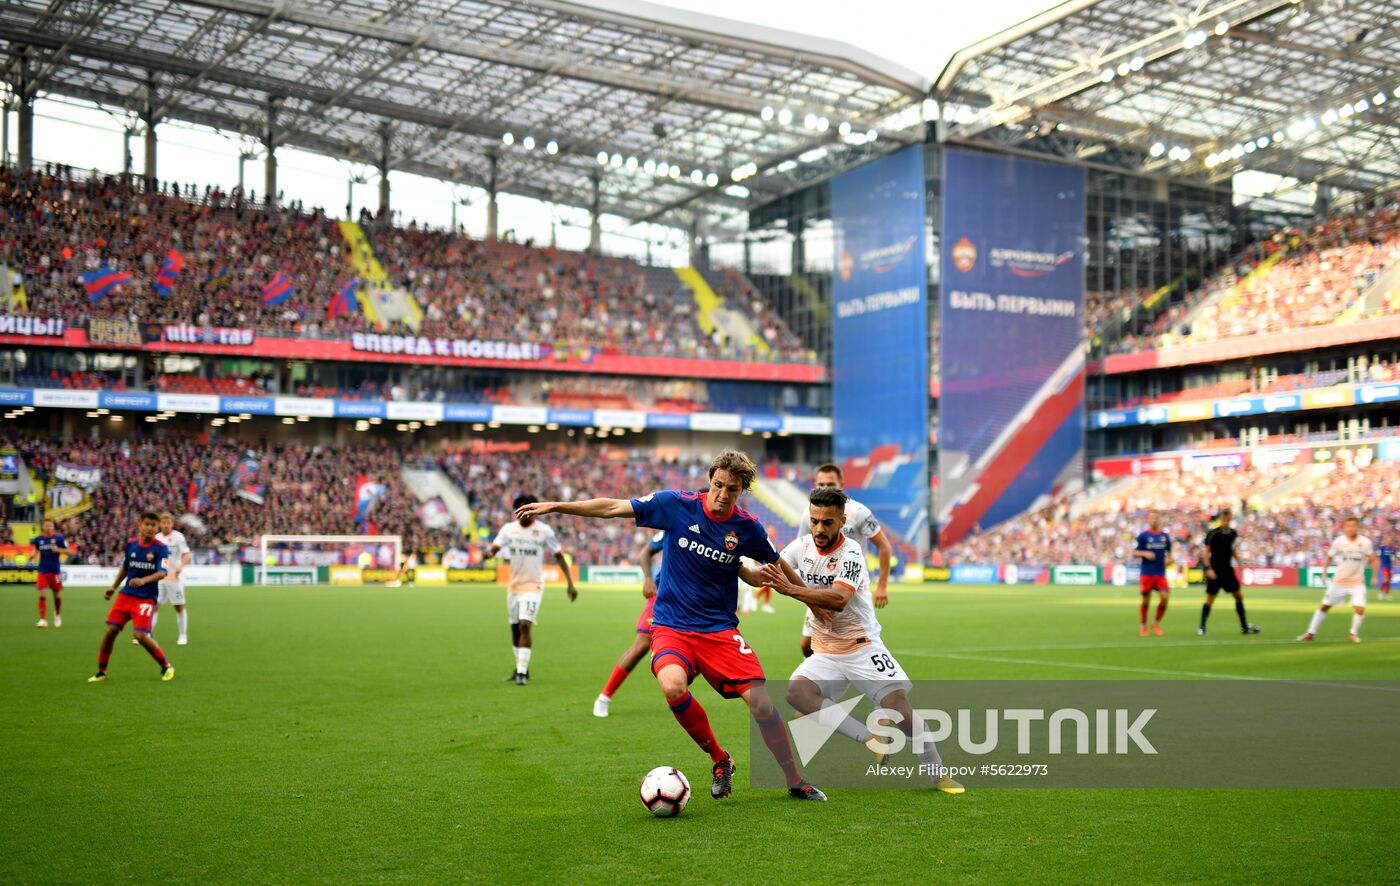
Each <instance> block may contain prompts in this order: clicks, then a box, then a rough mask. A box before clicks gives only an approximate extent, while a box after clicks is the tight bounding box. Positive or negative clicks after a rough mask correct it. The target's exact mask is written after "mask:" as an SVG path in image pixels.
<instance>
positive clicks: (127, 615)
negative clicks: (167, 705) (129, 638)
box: [107, 591, 156, 634]
mask: <svg viewBox="0 0 1400 886" xmlns="http://www.w3.org/2000/svg"><path fill="white" fill-rule="evenodd" d="M155 611H156V601H154V600H147V599H145V598H144V597H133V596H132V595H131V594H128V593H126V592H125V591H121V592H119V593H118V594H117V599H116V602H114V603H113V604H112V611H111V612H108V613H107V624H109V625H116V626H117V627H119V628H121V627H125V626H126V623H127V622H128V621H130V622H131V629H132V630H133V631H144V632H145V633H147V634H149V633H150V632H151V615H153V614H154V613H155Z"/></svg>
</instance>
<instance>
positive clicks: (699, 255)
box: [690, 208, 710, 267]
mask: <svg viewBox="0 0 1400 886" xmlns="http://www.w3.org/2000/svg"><path fill="white" fill-rule="evenodd" d="M690 263H691V265H693V266H694V267H700V266H701V265H708V264H709V263H710V245H709V243H707V242H706V241H705V210H704V209H703V208H697V209H696V210H695V214H694V215H692V216H691V217H690Z"/></svg>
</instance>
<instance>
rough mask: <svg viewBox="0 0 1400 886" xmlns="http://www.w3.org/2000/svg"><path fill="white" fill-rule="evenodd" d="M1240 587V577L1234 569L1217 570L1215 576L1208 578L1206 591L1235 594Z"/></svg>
mask: <svg viewBox="0 0 1400 886" xmlns="http://www.w3.org/2000/svg"><path fill="white" fill-rule="evenodd" d="M1239 589H1240V577H1239V576H1238V575H1236V574H1235V570H1233V569H1225V570H1216V572H1215V578H1207V579H1206V593H1207V594H1218V593H1220V592H1221V591H1224V592H1225V593H1227V594H1233V593H1235V592H1236V591H1238V590H1239Z"/></svg>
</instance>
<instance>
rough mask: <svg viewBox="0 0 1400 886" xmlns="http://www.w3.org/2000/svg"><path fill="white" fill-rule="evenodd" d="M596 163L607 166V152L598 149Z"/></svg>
mask: <svg viewBox="0 0 1400 886" xmlns="http://www.w3.org/2000/svg"><path fill="white" fill-rule="evenodd" d="M598 165H599V166H607V165H608V152H607V151H599V152H598Z"/></svg>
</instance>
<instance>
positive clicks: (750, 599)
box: [744, 588, 758, 609]
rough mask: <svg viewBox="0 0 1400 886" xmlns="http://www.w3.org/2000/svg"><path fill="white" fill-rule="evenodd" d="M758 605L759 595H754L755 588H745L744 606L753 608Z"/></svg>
mask: <svg viewBox="0 0 1400 886" xmlns="http://www.w3.org/2000/svg"><path fill="white" fill-rule="evenodd" d="M757 605H758V597H756V596H755V595H754V592H753V588H746V589H745V590H744V608H745V609H753V608H755V607H756V606H757Z"/></svg>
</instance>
